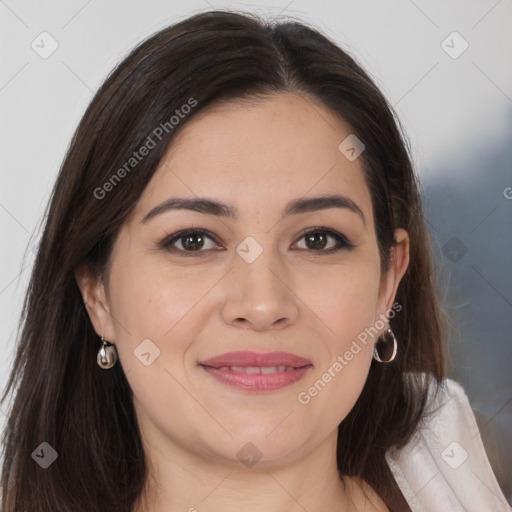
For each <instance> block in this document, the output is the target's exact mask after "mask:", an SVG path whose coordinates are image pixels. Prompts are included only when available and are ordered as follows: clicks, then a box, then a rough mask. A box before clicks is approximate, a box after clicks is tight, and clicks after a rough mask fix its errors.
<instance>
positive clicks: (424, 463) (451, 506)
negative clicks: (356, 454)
mask: <svg viewBox="0 0 512 512" xmlns="http://www.w3.org/2000/svg"><path fill="white" fill-rule="evenodd" d="M416 377H418V376H416ZM426 378H429V377H426V376H425V375H423V376H421V375H420V379H416V381H418V380H419V381H420V382H421V379H426ZM386 459H387V461H388V463H389V466H390V468H391V471H392V472H393V474H394V476H395V479H396V481H397V483H398V485H399V486H400V488H401V489H402V492H403V494H404V497H405V498H406V500H407V501H408V503H409V504H410V506H411V508H412V509H413V510H414V511H415V512H416V511H418V512H421V511H429V510H436V511H438V512H443V511H445V510H446V511H450V512H458V511H460V512H464V511H468V512H472V511H475V512H477V511H478V512H481V511H482V510H493V511H496V512H499V511H507V512H510V511H512V509H511V508H510V506H509V505H508V504H507V502H506V499H505V497H504V496H503V493H502V492H501V489H500V487H499V485H498V482H497V481H496V477H495V476H494V473H493V471H492V468H491V466H490V464H489V461H488V458H487V455H486V453H485V449H484V446H483V443H482V439H481V437H480V432H479V430H478V426H477V423H476V420H475V416H474V414H473V411H472V409H471V405H470V403H469V400H468V397H467V395H466V393H465V391H464V389H463V387H462V386H461V385H460V384H459V383H457V382H456V381H454V380H452V379H444V380H443V381H442V382H441V383H440V384H439V386H436V382H435V381H434V380H433V379H432V381H431V386H430V388H429V395H428V401H427V406H426V410H425V414H424V417H423V420H422V422H421V423H420V425H419V428H418V429H417V431H416V433H415V434H414V435H413V437H412V438H411V439H410V441H409V442H408V443H407V445H405V446H404V447H403V448H401V449H400V450H396V449H390V450H388V452H387V454H386Z"/></svg>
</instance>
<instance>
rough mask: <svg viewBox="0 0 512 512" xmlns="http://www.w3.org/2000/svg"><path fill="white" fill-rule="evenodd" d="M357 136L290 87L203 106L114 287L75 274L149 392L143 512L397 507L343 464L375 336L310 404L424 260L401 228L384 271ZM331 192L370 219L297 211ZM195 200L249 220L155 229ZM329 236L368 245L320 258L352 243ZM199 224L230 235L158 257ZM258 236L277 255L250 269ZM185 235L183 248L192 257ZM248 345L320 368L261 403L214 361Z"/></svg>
mask: <svg viewBox="0 0 512 512" xmlns="http://www.w3.org/2000/svg"><path fill="white" fill-rule="evenodd" d="M350 133H351V130H350V126H348V125H347V124H346V123H344V122H342V121H341V120H340V119H339V118H338V117H336V116H335V115H334V114H333V113H332V112H331V111H330V110H328V109H327V108H325V107H324V106H323V105H321V104H320V103H319V102H317V101H316V100H314V99H312V98H309V97H307V98H306V97H301V96H298V95H295V94H292V93H280V94H276V95H273V96H269V97H267V98H265V99H264V100H263V101H258V102H252V103H250V104H246V103H244V104H242V103H240V102H225V103H222V104H216V105H214V106H210V107H208V108H206V109H203V110H202V111H201V112H198V114H197V115H195V116H194V118H192V119H191V120H190V122H189V123H187V124H186V125H185V126H184V127H183V129H182V130H181V131H180V132H178V134H177V137H176V138H175V139H174V141H173V144H172V146H171V147H170V148H169V150H168V152H167V154H166V155H165V157H164V159H163V160H162V162H161V165H160V166H159V168H158V170H157V171H156V173H155V174H154V176H153V178H152V179H151V181H150V183H149V184H148V186H147V187H146V189H145V190H144V191H143V194H142V196H141V198H140V201H139V202H138V204H137V206H136V208H135V210H134V211H133V214H132V215H131V216H130V218H129V219H128V220H127V222H125V224H124V225H123V226H122V228H121V230H120V232H119V235H118V237H117V239H116V241H115V244H114V248H113V251H112V255H111V260H110V264H111V265H110V272H109V274H108V280H107V281H106V282H103V281H102V280H100V279H95V278H94V277H93V276H92V275H90V274H89V273H88V272H87V270H86V269H80V270H79V271H77V273H76V277H77V282H78V284H79V286H80V289H81V291H82V295H83V298H84V301H85V303H86V305H87V309H88V312H89V315H90V318H91V321H92V323H93V325H94V328H95V330H96V332H97V334H98V335H104V337H105V339H106V340H108V341H110V342H111V343H114V344H115V345H116V348H117V352H118V355H119V362H118V363H117V364H122V367H123V369H124V371H125V373H126V376H127V379H128V381H129V383H130V386H131V388H132V389H133V393H134V406H135V410H136V413H137V418H138V422H139V424H140V429H141V433H142V440H143V444H144V447H145V451H146V454H147V458H148V462H149V467H150V477H149V479H148V481H147V485H146V489H145V494H144V499H143V500H141V502H140V503H138V504H137V507H136V508H135V510H136V511H137V512H138V511H142V510H144V511H145V512H163V511H166V512H168V511H170V510H171V511H174V510H176V511H178V510H180V511H186V510H190V511H193V510H197V511H199V512H202V511H221V510H222V511H224V512H231V511H235V510H236V511H239V510H240V509H242V510H245V511H248V512H252V511H254V512H256V511H258V512H259V511H261V510H271V511H273V512H281V511H283V512H284V511H287V512H289V511H299V510H300V511H302V512H303V510H307V511H308V512H315V511H320V510H322V511H323V510H344V511H347V510H379V511H380V510H387V508H386V506H385V505H384V503H383V502H382V500H381V499H380V498H379V497H378V496H376V494H375V493H374V492H373V491H372V490H371V489H369V488H368V486H366V489H365V490H366V493H367V496H368V497H369V498H370V499H371V501H372V503H370V502H369V501H368V499H367V497H365V495H364V494H363V490H364V489H363V484H362V482H360V481H358V480H357V479H353V478H347V479H346V480H345V481H346V484H347V485H346V486H344V485H343V484H342V482H341V480H340V478H339V477H338V473H337V467H336V459H335V453H336V436H337V426H338V424H339V423H340V422H341V421H342V420H343V419H344V418H345V416H346V415H347V414H348V412H349V411H350V410H351V408H352V407H353V405H354V403H355V402H356V400H357V398H358V396H359V395H360V393H361V391H362V388H363V386H364V383H365V380H366V378H367V375H368V371H369V368H370V363H371V360H372V350H373V343H374V342H375V341H376V340H377V337H375V338H373V339H371V340H370V342H369V343H368V344H367V345H366V346H364V345H361V350H360V351H359V352H358V353H357V355H355V356H354V357H353V359H352V360H351V361H350V362H349V363H348V364H347V365H346V366H345V367H344V368H343V370H342V371H341V372H339V373H337V374H336V377H334V378H332V380H331V381H330V382H329V383H328V384H327V385H326V386H325V387H324V389H322V391H321V392H319V393H318V394H317V396H315V397H312V398H311V401H310V402H309V403H308V404H307V405H303V404H301V403H300V402H299V401H298V398H297V397H298V394H299V393H300V392H301V391H307V390H308V388H309V387H310V386H312V384H313V383H314V382H315V381H317V380H318V379H319V378H321V376H322V374H323V373H325V372H326V371H327V369H328V368H329V367H330V366H331V365H332V364H333V362H335V361H336V358H337V356H339V355H343V354H344V353H345V352H346V351H347V350H349V348H350V346H351V343H352V341H353V340H355V339H356V337H357V335H358V334H359V333H361V332H362V331H364V330H365V328H367V327H370V326H373V325H375V323H376V321H377V320H379V318H380V315H383V314H385V313H386V311H389V309H390V308H391V307H392V305H393V303H394V298H395V294H396V289H397V286H398V284H399V281H400V279H401V278H402V276H403V275H404V273H405V271H406V268H407V265H408V261H409V241H408V235H407V233H406V232H405V231H404V230H402V229H398V230H397V231H396V233H395V238H396V240H397V241H398V245H397V246H396V247H395V248H394V249H393V250H392V254H391V256H392V257H391V268H390V270H389V271H388V272H387V273H385V274H381V272H380V260H379V253H378V246H377V240H376V237H375V226H374V220H373V211H372V203H371V198H370V193H369V189H368V187H367V185H366V182H365V179H364V175H363V171H362V167H361V159H360V158H358V159H356V160H354V161H349V160H348V159H347V158H346V157H345V156H344V155H343V154H342V153H341V152H340V151H339V150H338V145H339V144H340V142H341V141H343V140H344V139H345V138H346V137H347V136H348V135H349V134H350ZM126 179H129V178H126ZM331 194H340V195H344V196H346V197H348V198H350V199H351V200H352V201H353V202H354V203H356V204H357V205H358V206H359V208H360V209H361V211H362V213H363V214H364V219H365V220H364V221H363V220H362V218H361V216H360V215H358V214H357V213H354V212H353V211H351V210H349V209H347V208H330V209H325V210H318V211H312V212H306V213H300V214H297V215H291V216H290V217H288V218H285V219H281V213H282V211H283V208H284V207H285V205H286V204H287V203H288V201H290V200H293V199H298V198H302V197H304V196H306V197H317V196H324V195H331ZM195 196H200V197H204V196H208V197H209V198H212V199H215V200H218V201H222V202H225V203H228V204H232V205H233V206H236V207H237V208H238V210H239V218H238V219H237V220H234V219H229V218H221V217H216V216H214V215H206V214H203V213H199V212H193V211H189V210H172V211H167V212H164V213H161V214H159V215H156V216H154V217H153V218H151V219H150V220H148V221H147V222H144V223H142V222H141V220H142V219H143V218H144V216H145V215H146V214H147V213H148V212H149V211H150V210H151V209H152V208H154V207H155V206H157V205H159V204H161V203H162V202H164V201H165V200H167V199H168V198H170V197H192V198H193V197H195ZM317 226H322V227H323V228H326V229H330V230H334V231H336V232H338V233H341V234H343V235H345V236H346V237H347V238H348V240H349V241H350V242H351V243H352V244H354V246H355V247H354V248H352V249H347V248H343V249H341V250H340V251H338V252H335V253H332V254H326V253H322V251H326V250H328V249H329V248H331V247H334V246H336V245H337V242H336V240H335V239H333V238H331V237H330V236H329V238H328V239H327V242H326V246H325V247H323V248H322V246H320V247H319V248H316V247H317V246H315V244H314V243H309V244H308V239H307V238H305V237H304V234H305V233H304V232H305V231H306V230H308V228H313V227H317ZM185 228H204V229H207V230H208V231H210V232H211V233H212V235H213V236H214V237H215V238H216V239H215V238H208V237H205V238H204V239H203V245H201V241H200V240H199V242H198V240H197V238H196V239H195V240H193V241H192V242H193V247H200V251H202V252H201V253H200V254H198V251H191V250H190V249H189V253H188V254H190V253H192V256H190V257H185V256H180V255H179V254H173V253H172V252H170V251H169V250H168V249H165V248H159V246H158V244H159V242H161V241H162V240H163V239H164V238H165V237H166V236H168V235H170V234H173V233H176V232H177V231H179V230H181V229H185ZM327 234H328V233H327ZM247 236H251V237H253V238H254V239H255V240H256V241H257V242H258V244H259V245H260V246H261V247H262V248H263V252H262V253H261V254H260V255H259V256H258V257H257V258H256V260H255V261H254V262H252V263H248V262H247V261H245V260H244V259H243V258H242V257H240V256H239V255H238V253H237V252H236V248H237V246H238V245H239V244H240V243H241V242H242V241H244V239H245V238H246V237H247ZM184 242H185V241H184V240H183V239H181V240H180V239H177V240H176V241H175V242H174V247H176V248H178V249H181V250H186V248H184V245H183V243H184ZM185 247H186V246H185ZM217 247H220V248H223V249H224V250H220V251H215V250H214V249H215V248H217ZM386 327H387V325H386V326H385V327H384V328H382V329H380V331H381V332H383V331H384V330H385V329H386ZM148 338H149V339H150V340H151V341H152V342H153V343H154V344H155V345H156V346H157V347H158V349H159V350H160V355H159V357H157V358H156V359H155V360H154V361H153V362H152V364H150V365H149V366H145V365H144V364H142V363H141V362H140V360H139V359H138V358H137V357H135V355H134V350H135V349H136V348H137V346H138V345H139V344H140V343H141V342H142V340H145V339H148ZM234 350H254V351H256V352H270V351H278V350H279V351H281V350H282V351H287V352H292V353H294V354H297V355H299V356H302V357H305V358H306V359H309V360H310V361H311V362H312V364H313V369H311V370H310V371H309V373H308V374H307V375H306V376H305V377H304V378H303V379H302V380H301V381H299V382H296V383H294V384H292V385H289V386H287V387H285V388H282V389H280V390H277V391H272V392H266V393H265V392H261V393H255V392H250V391H240V390H236V389H233V388H231V387H228V386H226V385H224V384H221V383H219V382H218V381H217V380H215V379H214V378H213V377H211V376H210V375H209V374H208V373H207V372H205V371H204V369H203V368H202V367H201V366H199V365H198V362H199V361H201V360H205V359H207V358H209V357H213V356H215V355H219V354H222V353H224V352H228V351H234ZM247 443H252V445H254V446H255V447H256V448H257V449H258V450H259V452H260V453H261V458H260V460H258V461H257V463H256V464H255V465H254V466H252V467H246V466H245V465H244V464H242V463H241V461H240V460H239V458H238V457H237V452H238V451H239V450H240V449H241V448H242V447H243V446H244V445H246V444H247Z"/></svg>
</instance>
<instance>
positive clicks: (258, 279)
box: [221, 249, 299, 331]
mask: <svg viewBox="0 0 512 512" xmlns="http://www.w3.org/2000/svg"><path fill="white" fill-rule="evenodd" d="M224 290H225V292H224V297H225V301H224V303H223V306H222V309H221V314H222V318H223V320H224V321H225V322H226V324H229V325H234V326H238V327H242V328H245V329H252V330H255V331H265V330H271V329H282V328H285V327H286V326H288V325H291V324H293V323H295V322H296V321H297V319H298V317H299V308H298V301H299V298H298V297H297V295H296V294H295V293H294V291H293V278H292V276H291V272H290V270H289V269H287V268H286V266H285V265H284V264H280V263H279V259H278V258H277V257H276V256H275V254H274V253H273V252H272V251H271V250H270V249H264V250H263V252H262V253H261V254H260V255H259V256H258V257H257V258H256V260H254V261H253V262H252V263H248V262H247V261H245V260H244V259H243V258H242V257H240V256H239V255H238V254H236V255H235V256H234V262H233V269H232V271H231V272H229V274H228V279H226V280H225V281H224Z"/></svg>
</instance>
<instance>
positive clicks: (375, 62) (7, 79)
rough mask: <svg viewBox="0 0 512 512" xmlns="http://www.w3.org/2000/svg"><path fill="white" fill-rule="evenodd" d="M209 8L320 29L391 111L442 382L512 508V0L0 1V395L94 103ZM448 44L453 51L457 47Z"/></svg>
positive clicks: (1, 421) (1, 425) (2, 420)
mask: <svg viewBox="0 0 512 512" xmlns="http://www.w3.org/2000/svg"><path fill="white" fill-rule="evenodd" d="M210 8H235V9H239V10H251V11H253V12H257V13H260V14H264V15H269V16H275V15H281V16H287V15H291V16H296V17H299V18H300V19H302V20H304V21H306V22H310V23H312V24H314V25H316V26H317V27H318V28H319V29H321V30H322V31H324V32H325V33H326V34H327V35H328V36H330V37H331V38H333V39H334V40H336V41H338V42H339V43H340V44H341V45H342V47H344V48H345V49H346V50H348V51H349V52H350V53H351V54H352V55H353V56H354V57H356V58H357V59H358V60H359V62H360V63H361V64H362V65H363V66H364V67H365V68H366V69H367V70H368V71H369V72H370V74H371V75H372V77H373V78H374V79H375V81H376V82H377V84H378V85H379V86H380V87H381V88H382V89H383V91H384V93H385V94H386V96H387V97H388V98H389V100H390V102H391V104H392V105H394V106H395V108H396V110H397V113H398V115H399V117H400V119H401V120H402V122H403V125H404V127H405V130H406V132H407V133H408V136H409V138H410V141H411V144H412V148H413V155H414V160H415V163H416V166H417V169H418V173H419V175H420V180H421V184H422V187H423V195H424V200H425V208H426V212H427V216H428V222H429V228H430V230H431V233H432V235H433V237H434V245H435V251H436V257H437V261H438V267H439V275H440V281H441V284H442V286H443V290H444V292H445V293H446V305H447V308H448V310H449V312H450V314H451V316H452V319H453V323H454V328H455V335H454V336H452V338H451V339H450V353H451V357H452V359H453V362H454V369H453V371H452V373H451V375H452V376H453V377H454V378H456V379H457V380H459V381H460V382H461V383H462V384H463V386H464V387H465V389H466V392H467V393H468V396H469V398H470V402H471V405H472V407H473V410H474V411H475V414H476V416H477V420H478V422H479V425H480V428H481V432H482V436H483V438H484V442H485V445H486V448H487V451H488V454H489V457H490V460H491V463H492V465H493V467H494V470H495V473H496V475H497V477H498V479H499V481H500V483H501V485H502V488H503V489H504V491H505V493H506V495H507V498H508V499H509V501H512V482H511V479H510V474H511V473H512V436H511V435H510V434H511V431H512V372H511V370H510V367H511V363H512V357H511V356H512V348H511V343H510V341H511V331H512V277H511V272H510V262H511V254H512V231H511V230H510V224H511V223H510V219H511V211H512V188H508V187H512V172H511V168H512V167H511V164H512V144H511V142H512V140H511V139H512V67H511V64H512V58H511V53H512V51H511V49H512V30H511V21H512V1H511V0H499V1H498V0H489V1H487V0H485V1H484V0H481V1H477V0H475V1H468V0H458V1H451V2H445V1H442V0H439V1H420V0H414V1H413V0H397V1H391V0H387V1H381V0H371V1H370V0H366V1H358V2H356V1H353V2H348V1H340V0H337V1H336V0H320V1H318V0H316V1H314V2H313V1H309V2H307V1H304V0H292V1H291V2H290V1H289V0H285V1H281V2H278V1H277V0H276V1H275V2H273V3H271V4H262V3H256V2H244V3H237V2H217V1H214V0H210V1H193V2H189V3H187V4H186V5H183V4H180V3H178V2H169V1H156V0H153V1H146V2H142V1H134V0H124V1H108V2H100V1H98V0H89V1H84V0H72V1H66V2H64V1H63V0H61V1H41V2H36V1H35V0H32V1H21V0H5V1H3V0H0V22H1V27H0V48H1V50H2V54H1V66H0V109H1V117H0V155H1V160H0V162H1V181H0V229H1V234H0V240H1V245H0V263H1V265H0V326H1V327H0V328H1V339H2V350H3V352H4V354H5V356H6V357H2V358H1V361H0V385H1V386H2V388H3V386H4V384H5V381H6V379H7V375H8V371H9V368H10V365H11V363H12V359H13V356H14V343H15V336H16V326H17V321H18V318H19V314H20V307H21V301H22V299H23V293H24V290H25V288H26V286H27V281H28V277H29V274H30V269H31V265H32V262H33V257H34V254H33V252H32V249H33V246H34V244H35V243H37V237H38V234H37V228H38V226H39V223H40V220H41V217H42V214H43V211H44V208H45V206H46V202H47V200H48V198H49V194H50V191H51V188H52V186H53V183H54V180H55V178H56V174H57V171H58V168H59V166H60V163H61V161H62V158H63V156H64V153H65V150H66V148H67V145H68V143H69V141H70V138H71V135H72V133H73V131H74V129H75V127H76V125H77V123H78V121H79V119H80V117H81V115H82V114H83V112H84V109H85V108H86V106H87V104H88V103H89V101H90V100H91V98H92V95H93V92H94V91H96V90H97V88H98V87H99V85H100V84H101V82H102V81H103V80H104V78H105V77H106V75H107V73H108V72H109V71H110V70H111V69H112V67H113V66H114V65H115V64H116V63H117V62H118V61H119V60H120V59H121V58H122V57H123V56H124V55H126V53H127V52H128V50H129V49H131V48H132V47H133V46H134V45H135V44H136V43H137V42H139V41H140V40H141V39H143V38H145V37H147V36H148V35H150V34H151V33H153V32H154V31H156V30H158V29H159V28H161V27H163V26H165V25H168V24H170V23H173V22H175V21H178V20H180V19H183V18H184V17H187V16H188V15H190V14H193V13H194V12H199V11H203V10H207V9H210ZM43 31H47V32H48V33H49V34H51V36H52V37H53V38H54V39H55V40H56V41H57V42H58V45H59V46H58V49H57V50H56V51H55V52H54V53H53V54H52V55H51V56H50V57H48V58H47V59H43V58H41V57H40V56H39V55H38V54H37V53H36V52H35V51H34V50H33V49H32V48H31V43H32V41H34V40H35V42H36V43H38V41H39V43H38V44H39V46H42V44H43V43H41V42H40V39H41V38H40V37H38V36H39V35H40V34H41V32H43ZM453 31H457V32H458V33H459V34H460V35H461V36H462V37H463V38H464V40H466V41H467V43H468V44H469V47H468V49H467V50H466V51H465V52H464V53H462V54H461V55H460V56H459V57H458V58H455V59H454V58H452V57H450V56H449V55H448V54H447V53H446V52H445V50H444V49H443V47H442V46H441V43H442V41H444V40H445V39H446V38H447V36H449V34H451V33H452V32H453ZM447 44H448V45H450V46H452V47H453V48H452V50H451V51H457V50H458V49H460V48H462V47H461V45H460V44H461V43H460V41H458V40H457V39H453V38H451V39H450V38H449V39H448V40H447ZM47 45H48V42H46V46H45V47H46V48H48V46H47ZM507 197H508V198H507ZM446 244H448V245H446ZM25 251H26V254H25ZM24 254H25V259H23V257H24ZM48 307H51V304H49V305H48ZM4 408H5V406H4ZM0 416H1V419H0V423H1V424H0V427H2V428H3V424H4V423H3V422H4V420H5V418H4V416H3V414H2V415H0Z"/></svg>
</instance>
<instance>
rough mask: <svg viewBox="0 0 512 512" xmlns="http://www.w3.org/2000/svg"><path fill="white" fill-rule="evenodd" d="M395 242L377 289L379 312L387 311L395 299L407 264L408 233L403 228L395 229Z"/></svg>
mask: <svg viewBox="0 0 512 512" xmlns="http://www.w3.org/2000/svg"><path fill="white" fill-rule="evenodd" d="M395 241H396V244H395V245H394V246H393V247H392V248H391V254H390V264H389V269H388V271H387V272H386V273H385V274H383V275H382V277H381V283H380V290H379V313H382V314H385V313H386V312H387V311H389V310H390V309H391V308H392V306H393V303H394V301H395V296H396V291H397V289H398V285H399V284H400V281H401V279H402V277H403V276H404V274H405V272H406V270H407V267H408V266H409V234H408V233H407V231H405V229H402V228H398V229H396V230H395Z"/></svg>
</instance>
